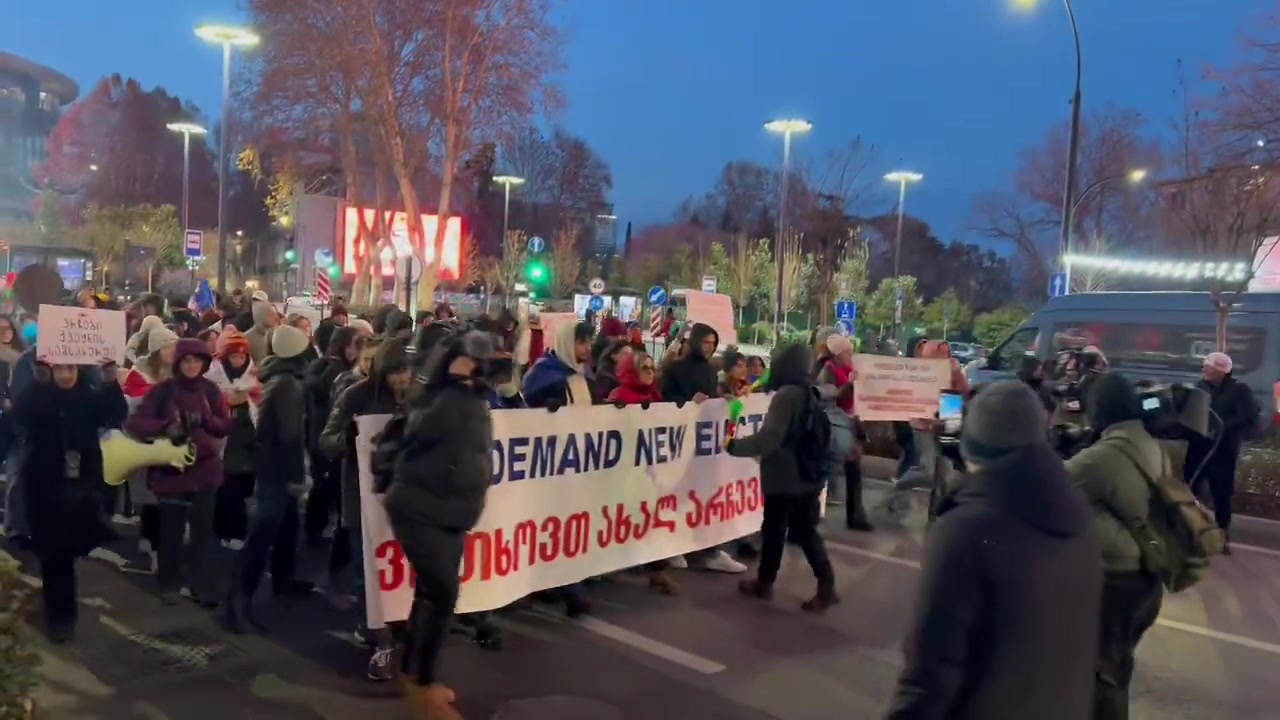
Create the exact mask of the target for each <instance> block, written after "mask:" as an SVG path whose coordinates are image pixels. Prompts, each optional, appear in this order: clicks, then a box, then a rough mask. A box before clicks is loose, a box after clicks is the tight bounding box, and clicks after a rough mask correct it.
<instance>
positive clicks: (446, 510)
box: [348, 326, 574, 720]
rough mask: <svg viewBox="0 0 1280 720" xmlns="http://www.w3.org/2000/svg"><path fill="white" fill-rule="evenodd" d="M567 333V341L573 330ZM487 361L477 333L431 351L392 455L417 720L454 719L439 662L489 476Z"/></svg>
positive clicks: (484, 338)
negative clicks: (409, 590) (410, 575)
mask: <svg viewBox="0 0 1280 720" xmlns="http://www.w3.org/2000/svg"><path fill="white" fill-rule="evenodd" d="M569 333H570V335H569V339H570V341H573V340H574V336H573V333H574V329H573V327H572V326H570V327H569ZM494 354H495V349H494V344H493V341H492V339H491V338H490V337H489V336H488V335H486V334H484V333H479V332H469V333H466V334H465V335H463V336H462V337H460V338H457V339H456V341H454V342H450V343H449V344H448V345H447V346H445V347H440V348H438V349H437V350H436V351H435V352H434V353H433V357H431V358H430V359H429V360H428V361H427V363H426V364H425V365H424V368H423V374H424V376H425V384H426V387H425V390H424V397H423V401H422V402H421V403H420V404H418V405H416V406H415V407H413V408H411V409H410V410H409V412H408V415H407V418H406V420H405V424H404V435H403V438H402V439H401V441H400V447H399V448H398V449H397V450H396V451H395V453H394V457H395V463H394V468H395V469H394V474H393V476H392V479H391V484H390V487H389V488H387V490H386V494H387V498H386V508H387V517H388V519H389V520H390V522H391V528H392V530H393V531H394V532H395V536H396V540H398V541H399V542H400V545H401V547H402V548H403V550H404V554H405V556H406V557H407V558H408V560H409V564H410V565H411V566H412V567H413V570H414V572H415V573H416V577H417V583H416V585H415V587H414V601H413V610H412V612H411V613H410V615H409V631H408V637H409V641H408V643H407V645H406V647H405V652H404V658H403V662H402V666H401V671H402V673H403V674H404V678H403V684H404V690H405V693H406V696H407V697H408V699H409V702H410V705H411V707H412V708H413V709H414V711H415V713H416V714H415V717H428V718H437V717H439V718H458V720H461V716H460V715H458V714H457V712H456V711H453V710H452V709H451V706H452V704H453V702H454V700H455V696H454V693H453V691H452V690H450V689H449V688H448V687H446V686H444V685H443V684H442V683H441V682H440V678H439V672H438V665H439V659H440V653H441V650H442V648H443V646H444V642H445V640H446V639H447V637H448V633H449V627H450V624H451V623H452V617H453V612H454V609H455V608H456V606H457V602H458V592H459V580H458V567H459V565H460V564H461V562H462V554H463V550H464V546H465V541H466V533H467V532H469V531H470V530H471V529H472V528H473V527H475V524H476V522H477V521H478V520H479V519H480V514H481V512H482V511H483V510H484V502H485V496H486V495H487V494H488V491H489V484H490V482H491V478H492V471H493V469H492V466H491V460H490V455H489V453H490V450H491V446H492V444H493V423H492V421H491V420H490V417H489V408H488V403H487V402H486V400H485V396H486V395H487V393H488V392H489V390H490V387H489V386H488V384H487V383H486V380H485V373H486V367H485V366H486V365H487V364H488V362H489V361H490V360H491V359H492V358H493V357H494ZM349 393H350V391H348V394H349ZM380 450H381V448H380Z"/></svg>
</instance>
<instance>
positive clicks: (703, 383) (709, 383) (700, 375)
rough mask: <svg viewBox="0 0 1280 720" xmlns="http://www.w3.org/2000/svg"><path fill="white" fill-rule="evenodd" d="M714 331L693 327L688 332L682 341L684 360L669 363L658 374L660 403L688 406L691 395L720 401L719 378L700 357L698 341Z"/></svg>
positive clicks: (701, 326)
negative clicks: (685, 350) (668, 402)
mask: <svg viewBox="0 0 1280 720" xmlns="http://www.w3.org/2000/svg"><path fill="white" fill-rule="evenodd" d="M708 335H711V336H715V335H716V331H715V330H714V329H712V327H711V326H710V325H704V324H702V323H696V324H695V325H694V326H693V327H692V328H690V329H689V337H688V339H687V340H685V343H686V344H687V346H688V348H689V349H688V351H687V353H686V354H685V355H684V357H681V358H678V359H677V360H676V361H675V362H673V363H671V366H670V367H668V368H667V369H666V370H664V371H663V373H662V386H661V389H662V399H663V400H668V401H671V402H688V401H690V400H692V399H693V396H694V395H697V394H698V393H702V394H703V395H706V396H707V397H720V378H719V375H718V374H717V373H716V371H715V368H713V367H711V361H710V359H709V358H707V357H706V356H705V355H703V354H702V341H703V339H704V338H706V337H707V336H708Z"/></svg>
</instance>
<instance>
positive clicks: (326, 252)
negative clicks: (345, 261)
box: [313, 248, 333, 268]
mask: <svg viewBox="0 0 1280 720" xmlns="http://www.w3.org/2000/svg"><path fill="white" fill-rule="evenodd" d="M313 257H314V258H315V261H316V265H318V266H320V267H322V268H327V267H329V266H330V265H332V264H333V251H332V250H330V249H329V248H318V249H317V250H316V254H315V255H314V256H313Z"/></svg>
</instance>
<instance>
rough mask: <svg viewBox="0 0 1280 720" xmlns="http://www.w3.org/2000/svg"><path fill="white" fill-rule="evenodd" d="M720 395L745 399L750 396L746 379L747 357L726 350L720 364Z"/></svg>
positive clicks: (749, 385) (748, 383)
mask: <svg viewBox="0 0 1280 720" xmlns="http://www.w3.org/2000/svg"><path fill="white" fill-rule="evenodd" d="M720 367H721V370H720V395H721V396H722V397H746V396H747V395H750V394H751V382H750V381H749V380H748V379H747V357H746V356H745V355H743V354H742V353H740V352H738V351H737V350H726V351H725V353H724V356H723V360H722V362H721V364H720Z"/></svg>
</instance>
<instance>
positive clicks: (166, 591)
mask: <svg viewBox="0 0 1280 720" xmlns="http://www.w3.org/2000/svg"><path fill="white" fill-rule="evenodd" d="M212 361H213V358H212V357H211V356H210V355H209V348H208V346H207V345H206V344H205V343H203V342H200V341H199V340H196V339H194V338H188V339H183V340H179V341H178V344H177V347H176V348H175V349H174V354H173V375H172V377H171V378H170V379H168V380H165V381H163V382H160V383H157V384H155V385H153V386H152V387H151V388H150V389H149V390H147V394H146V395H144V396H143V398H142V404H141V405H140V406H139V407H138V410H137V412H135V413H134V414H133V415H131V416H130V417H129V420H128V421H127V422H126V423H125V431H126V432H127V433H129V434H130V435H131V436H133V437H134V439H136V440H140V441H143V442H146V441H148V440H153V439H156V438H171V439H175V441H189V442H191V443H192V444H193V445H195V449H196V460H195V462H194V463H193V464H192V465H191V466H190V467H187V468H185V469H182V470H179V469H177V468H173V467H168V466H157V467H153V468H150V469H149V470H148V473H147V487H148V488H150V490H151V491H152V492H153V493H155V494H156V498H157V499H158V501H159V506H160V548H159V557H158V559H157V565H158V570H157V573H156V575H157V580H158V584H159V592H160V601H161V602H162V603H164V604H166V605H173V604H176V603H177V602H178V600H179V598H180V597H181V591H182V558H183V554H184V552H185V554H186V557H187V559H188V563H189V567H188V573H189V575H188V578H187V587H188V589H189V590H190V591H191V599H192V600H194V601H195V602H196V603H197V604H199V605H200V606H201V607H205V608H214V607H217V605H218V600H217V592H216V590H215V588H216V582H215V578H214V575H213V572H212V569H211V568H208V567H207V562H206V560H207V559H208V557H209V555H210V553H211V550H212V548H213V509H214V496H215V493H216V491H217V489H218V485H220V484H221V483H222V439H223V438H225V437H226V436H227V433H228V432H229V431H230V429H231V412H230V409H229V408H228V407H227V401H226V399H224V398H223V396H222V391H221V390H219V389H218V386H217V385H216V384H214V382H213V381H211V380H208V379H206V378H205V377H204V374H205V372H206V371H208V369H209V365H210V363H211V362H212ZM188 525H190V528H191V532H190V535H189V536H188V537H189V543H190V545H189V546H188V547H186V548H184V547H183V537H184V536H186V535H187V526H188Z"/></svg>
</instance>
